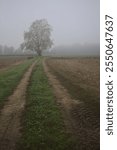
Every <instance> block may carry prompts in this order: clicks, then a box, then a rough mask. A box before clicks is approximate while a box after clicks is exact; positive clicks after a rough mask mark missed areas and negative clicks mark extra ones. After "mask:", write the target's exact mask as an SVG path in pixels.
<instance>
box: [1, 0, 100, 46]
mask: <svg viewBox="0 0 117 150" xmlns="http://www.w3.org/2000/svg"><path fill="white" fill-rule="evenodd" d="M99 9H100V5H99V0H98V1H93V0H89V1H86V0H60V1H55V0H48V1H45V0H43V1H42V0H30V1H28V0H21V1H18V0H10V1H7V0H0V21H1V25H0V45H8V46H13V47H15V48H18V47H19V46H20V44H21V43H22V42H23V34H24V31H27V30H28V29H29V27H30V25H31V24H32V22H33V21H35V20H38V19H43V18H45V19H47V20H48V23H49V24H50V25H51V26H52V28H53V32H52V39H53V42H54V45H53V47H56V46H60V45H66V46H67V45H74V44H81V45H83V44H85V43H88V44H93V43H95V44H99V40H100V39H99V34H100V32H99V30H100V29H99V24H100V22H99V21H100V18H99V11H100V10H99Z"/></svg>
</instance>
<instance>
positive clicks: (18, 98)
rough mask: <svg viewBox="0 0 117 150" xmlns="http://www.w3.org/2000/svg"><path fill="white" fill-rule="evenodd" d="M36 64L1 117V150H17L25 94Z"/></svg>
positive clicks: (25, 75) (24, 78)
mask: <svg viewBox="0 0 117 150" xmlns="http://www.w3.org/2000/svg"><path fill="white" fill-rule="evenodd" d="M35 63H36V62H34V63H33V64H32V65H31V66H30V68H29V69H28V71H27V72H26V73H25V74H24V76H23V78H22V79H21V81H20V83H19V85H18V86H17V88H16V89H15V91H14V92H13V94H12V95H11V96H10V97H9V98H8V101H7V102H6V103H5V105H4V107H3V109H2V110H1V115H0V150H15V145H16V142H17V141H18V139H19V137H20V129H21V127H20V116H21V113H22V111H23V109H24V105H25V93H26V88H27V85H28V81H29V79H30V76H31V73H32V70H33V67H34V66H35Z"/></svg>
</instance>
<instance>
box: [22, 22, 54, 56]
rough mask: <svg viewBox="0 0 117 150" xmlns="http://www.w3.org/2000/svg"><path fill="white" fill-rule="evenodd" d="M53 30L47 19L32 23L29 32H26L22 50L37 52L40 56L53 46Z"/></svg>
mask: <svg viewBox="0 0 117 150" xmlns="http://www.w3.org/2000/svg"><path fill="white" fill-rule="evenodd" d="M51 31H52V28H51V26H50V25H49V24H48V22H47V20H46V19H41V20H36V21H34V22H33V23H32V25H31V26H30V28H29V31H28V32H24V43H22V44H21V48H23V49H28V50H32V51H36V52H37V53H38V55H41V54H42V51H43V50H45V49H48V48H50V47H51V46H52V44H53V42H52V40H51V38H50V37H51Z"/></svg>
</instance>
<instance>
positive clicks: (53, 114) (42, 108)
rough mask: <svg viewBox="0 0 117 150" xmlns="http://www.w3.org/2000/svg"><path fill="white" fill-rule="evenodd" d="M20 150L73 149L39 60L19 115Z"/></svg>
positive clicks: (73, 145) (72, 143)
mask: <svg viewBox="0 0 117 150" xmlns="http://www.w3.org/2000/svg"><path fill="white" fill-rule="evenodd" d="M22 126H23V129H22V137H21V140H20V142H19V143H18V149H22V150H66V149H67V150H71V149H74V150H75V144H74V140H73V139H72V138H71V137H70V136H69V135H68V133H66V131H65V127H64V122H63V118H62V115H61V112H60V110H59V108H58V106H57V105H56V102H55V99H54V96H53V92H52V89H51V87H50V85H49V83H48V79H47V77H46V75H45V73H44V71H43V66H42V61H41V60H40V61H39V62H38V64H37V65H36V67H35V68H34V70H33V74H32V76H31V79H30V83H29V86H28V89H27V100H26V108H25V112H24V114H23V116H22Z"/></svg>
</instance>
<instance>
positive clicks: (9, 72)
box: [0, 60, 33, 108]
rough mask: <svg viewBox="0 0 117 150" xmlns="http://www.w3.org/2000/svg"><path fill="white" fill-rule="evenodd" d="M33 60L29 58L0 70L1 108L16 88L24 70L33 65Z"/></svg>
mask: <svg viewBox="0 0 117 150" xmlns="http://www.w3.org/2000/svg"><path fill="white" fill-rule="evenodd" d="M32 61H33V60H27V61H25V62H24V63H22V64H20V65H17V66H13V67H10V68H8V69H6V70H4V71H2V72H0V108H1V107H2V106H3V104H4V102H5V100H7V98H8V96H9V95H11V94H12V92H13V90H14V89H15V88H16V86H17V84H18V83H19V81H20V79H21V78H22V76H23V74H24V72H25V71H26V70H27V69H28V67H29V66H30V65H31V63H32Z"/></svg>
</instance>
